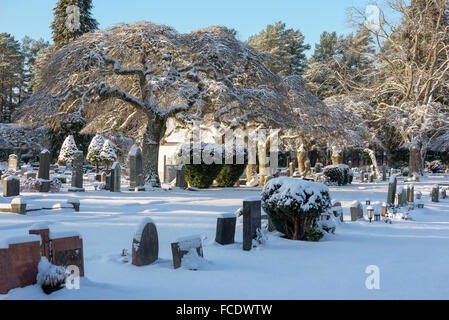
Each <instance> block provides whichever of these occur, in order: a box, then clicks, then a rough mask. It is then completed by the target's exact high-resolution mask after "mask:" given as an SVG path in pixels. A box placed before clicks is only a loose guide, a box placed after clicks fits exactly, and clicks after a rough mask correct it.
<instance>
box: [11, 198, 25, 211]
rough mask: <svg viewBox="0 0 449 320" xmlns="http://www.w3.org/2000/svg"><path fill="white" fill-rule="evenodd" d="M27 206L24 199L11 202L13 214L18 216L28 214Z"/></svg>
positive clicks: (15, 199)
mask: <svg viewBox="0 0 449 320" xmlns="http://www.w3.org/2000/svg"><path fill="white" fill-rule="evenodd" d="M26 209H27V204H26V202H25V200H24V199H22V198H20V197H17V198H14V199H13V200H12V201H11V212H12V213H17V214H26Z"/></svg>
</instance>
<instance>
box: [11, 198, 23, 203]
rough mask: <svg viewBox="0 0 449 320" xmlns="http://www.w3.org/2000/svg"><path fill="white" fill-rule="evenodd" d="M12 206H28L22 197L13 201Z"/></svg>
mask: <svg viewBox="0 0 449 320" xmlns="http://www.w3.org/2000/svg"><path fill="white" fill-rule="evenodd" d="M11 204H26V200H25V199H23V198H21V197H16V198H14V199H12V200H11Z"/></svg>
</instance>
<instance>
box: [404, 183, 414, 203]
mask: <svg viewBox="0 0 449 320" xmlns="http://www.w3.org/2000/svg"><path fill="white" fill-rule="evenodd" d="M406 190H407V202H408V203H414V202H415V186H413V185H409V186H408V188H407V189H406Z"/></svg>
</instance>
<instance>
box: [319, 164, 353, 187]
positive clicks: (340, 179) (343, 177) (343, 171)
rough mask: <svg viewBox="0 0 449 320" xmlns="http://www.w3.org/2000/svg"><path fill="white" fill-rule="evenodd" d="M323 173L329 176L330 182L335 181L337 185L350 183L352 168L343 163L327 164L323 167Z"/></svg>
mask: <svg viewBox="0 0 449 320" xmlns="http://www.w3.org/2000/svg"><path fill="white" fill-rule="evenodd" d="M323 174H324V175H325V176H326V177H328V178H329V181H330V182H331V183H336V184H338V185H339V186H344V185H347V184H351V183H352V179H353V178H354V174H353V173H352V170H351V169H350V168H349V166H347V165H345V164H338V165H333V166H327V167H325V168H324V170H323Z"/></svg>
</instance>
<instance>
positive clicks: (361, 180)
mask: <svg viewBox="0 0 449 320" xmlns="http://www.w3.org/2000/svg"><path fill="white" fill-rule="evenodd" d="M364 181H365V171H363V170H362V171H360V183H363V182H364Z"/></svg>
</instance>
